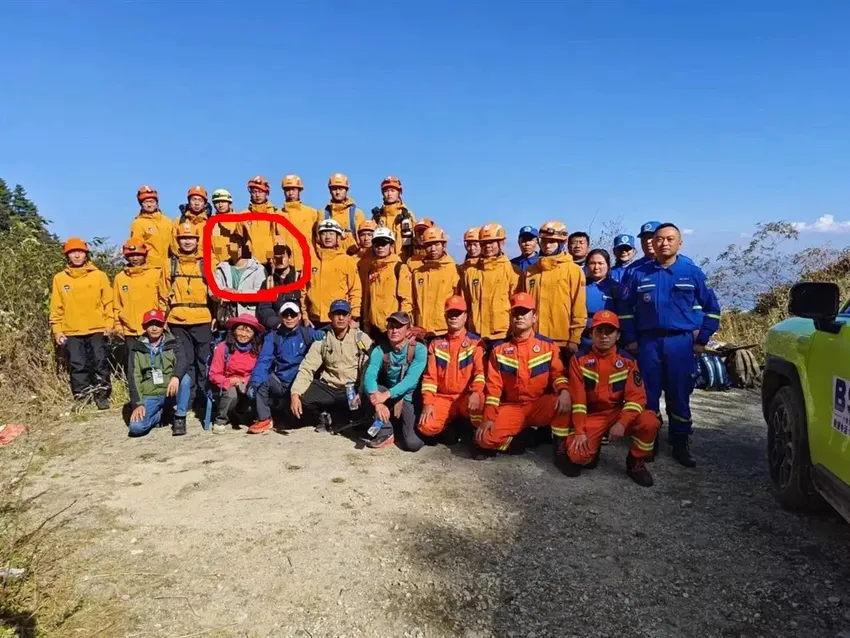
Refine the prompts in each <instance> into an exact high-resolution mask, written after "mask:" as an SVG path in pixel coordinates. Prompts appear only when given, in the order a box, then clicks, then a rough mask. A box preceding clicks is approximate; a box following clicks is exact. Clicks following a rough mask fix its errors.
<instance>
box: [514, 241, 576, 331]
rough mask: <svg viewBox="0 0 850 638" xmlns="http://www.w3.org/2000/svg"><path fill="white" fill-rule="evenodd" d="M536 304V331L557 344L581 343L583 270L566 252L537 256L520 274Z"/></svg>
mask: <svg viewBox="0 0 850 638" xmlns="http://www.w3.org/2000/svg"><path fill="white" fill-rule="evenodd" d="M519 286H520V290H522V291H524V292H527V293H529V294H530V295H531V296H532V297H534V301H535V303H536V304H537V326H535V329H536V331H537V332H538V333H539V334H542V335H543V336H545V337H549V338H550V339H552V340H553V341H555V342H556V343H558V344H559V345H562V346H564V345H566V344H567V342H569V343H575V344H579V343H581V333H582V331H583V330H584V329H585V327H587V302H586V291H585V279H584V271H582V269H581V268H580V267H579V266H577V265H576V264H575V263H574V262H573V258H572V257H570V255H569V254H568V253H561V254H559V255H552V256H550V257H543V256H542V255H541V257H540V258H539V259H538V260H537V263H536V264H534V265H533V266H531V267H530V268H529V269H528V270H526V271H525V272H524V273H523V274H522V276H521V278H520V284H519Z"/></svg>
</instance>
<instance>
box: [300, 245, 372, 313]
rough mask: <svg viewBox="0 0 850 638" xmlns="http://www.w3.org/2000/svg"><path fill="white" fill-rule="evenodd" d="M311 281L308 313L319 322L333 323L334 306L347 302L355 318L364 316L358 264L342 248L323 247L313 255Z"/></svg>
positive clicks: (307, 291)
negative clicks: (332, 309) (341, 301)
mask: <svg viewBox="0 0 850 638" xmlns="http://www.w3.org/2000/svg"><path fill="white" fill-rule="evenodd" d="M312 259H313V265H312V268H311V270H312V272H311V275H310V281H309V282H307V290H306V295H305V297H304V302H303V305H304V312H305V313H306V314H307V317H308V318H309V319H310V321H312V322H313V323H315V322H317V321H318V322H322V323H327V322H328V321H330V318H329V317H328V313H329V312H330V309H331V303H333V302H334V301H336V300H337V299H345V300H346V301H347V302H348V303H350V304H351V316H352V317H358V318H359V317H360V304H361V301H362V297H363V287H362V285H361V283H360V275H359V273H358V272H357V262H356V260H355V259H354V257H352V256H351V255H346V254H345V252H344V251H343V250H342V249H341V248H340V247H336V248H319V249H318V250H317V251H316V252H314V253H313V257H312Z"/></svg>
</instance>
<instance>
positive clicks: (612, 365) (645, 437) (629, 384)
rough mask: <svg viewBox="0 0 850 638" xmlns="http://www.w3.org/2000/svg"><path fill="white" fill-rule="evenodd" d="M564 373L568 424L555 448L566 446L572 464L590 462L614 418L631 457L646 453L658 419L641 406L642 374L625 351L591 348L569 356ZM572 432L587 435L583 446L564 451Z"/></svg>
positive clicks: (642, 401) (643, 395) (648, 454)
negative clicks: (582, 450)
mask: <svg viewBox="0 0 850 638" xmlns="http://www.w3.org/2000/svg"><path fill="white" fill-rule="evenodd" d="M569 374H570V397H571V398H572V401H573V409H572V414H573V427H572V429H570V430H569V431H568V432H567V436H566V439H564V440H562V441H560V442H559V443H560V448H559V453H561V454H563V453H564V451H565V450H566V452H567V453H568V454H569V457H570V460H571V461H572V462H573V463H578V464H580V465H585V464H587V463H590V462H591V461H592V460H593V457H595V456H596V453H597V452H598V451H599V445H600V442H601V441H602V437H603V436H604V435H605V434H606V433H607V432H608V430H610V429H611V426H613V425H615V424H617V423H619V424H620V425H622V426H624V427H625V429H626V436H627V437H628V441H629V451H630V452H631V454H632V456H634V457H636V458H643V457H646V456H650V455H651V454H652V445H653V443H654V441H655V435H656V433H657V432H658V427H659V423H658V418H657V417H656V415H655V413H654V412H652V411H651V410H644V407H645V406H646V392H645V391H644V387H643V379H642V378H641V376H640V371H639V370H638V364H637V362H636V361H635V360H634V359H633V358H632V357H631V355H628V354H625V353H622V352H619V351H618V350H617V348H613V349H611V350H610V351H609V352H608V353H607V354H600V353H599V352H598V351H597V350H596V348H593V349H591V351H590V352H589V353H587V354H584V355H581V356H578V355H577V356H575V357H573V358H572V359H571V360H570V371H569ZM578 434H585V435H587V444H588V448H589V450H588V454H586V455H582V454H578V453H577V452H574V451H572V450H570V446H571V445H572V442H573V439H574V438H575V436H576V435H578ZM564 446H566V447H564Z"/></svg>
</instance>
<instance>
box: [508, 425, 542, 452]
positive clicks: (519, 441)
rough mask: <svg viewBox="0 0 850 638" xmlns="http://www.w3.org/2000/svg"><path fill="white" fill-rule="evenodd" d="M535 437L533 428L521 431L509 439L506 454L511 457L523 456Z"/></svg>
mask: <svg viewBox="0 0 850 638" xmlns="http://www.w3.org/2000/svg"><path fill="white" fill-rule="evenodd" d="M535 436H536V434H535V432H534V428H529V429H527V430H523V431H522V432H520V433H519V434H517V435H516V436H515V437H514V438H513V439H511V442H510V443H509V444H508V450H507V452H508V454H510V455H511V456H518V455H520V454H525V451H526V450H527V449H528V448H529V447H531V446H532V443H533V441H534V437H535Z"/></svg>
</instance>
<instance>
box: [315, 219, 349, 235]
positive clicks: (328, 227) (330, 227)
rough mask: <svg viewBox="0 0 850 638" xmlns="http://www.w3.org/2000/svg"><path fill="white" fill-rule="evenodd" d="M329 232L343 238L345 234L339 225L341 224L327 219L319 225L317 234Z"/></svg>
mask: <svg viewBox="0 0 850 638" xmlns="http://www.w3.org/2000/svg"><path fill="white" fill-rule="evenodd" d="M327 231H332V232H334V233H336V234H337V235H339V236H340V237H342V236H343V235H344V234H345V233H344V232H343V230H342V226H340V225H339V222H338V221H336V220H335V219H326V220H324V221H322V222H320V223H319V226H318V228H317V229H316V232H317V233H324V232H327Z"/></svg>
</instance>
